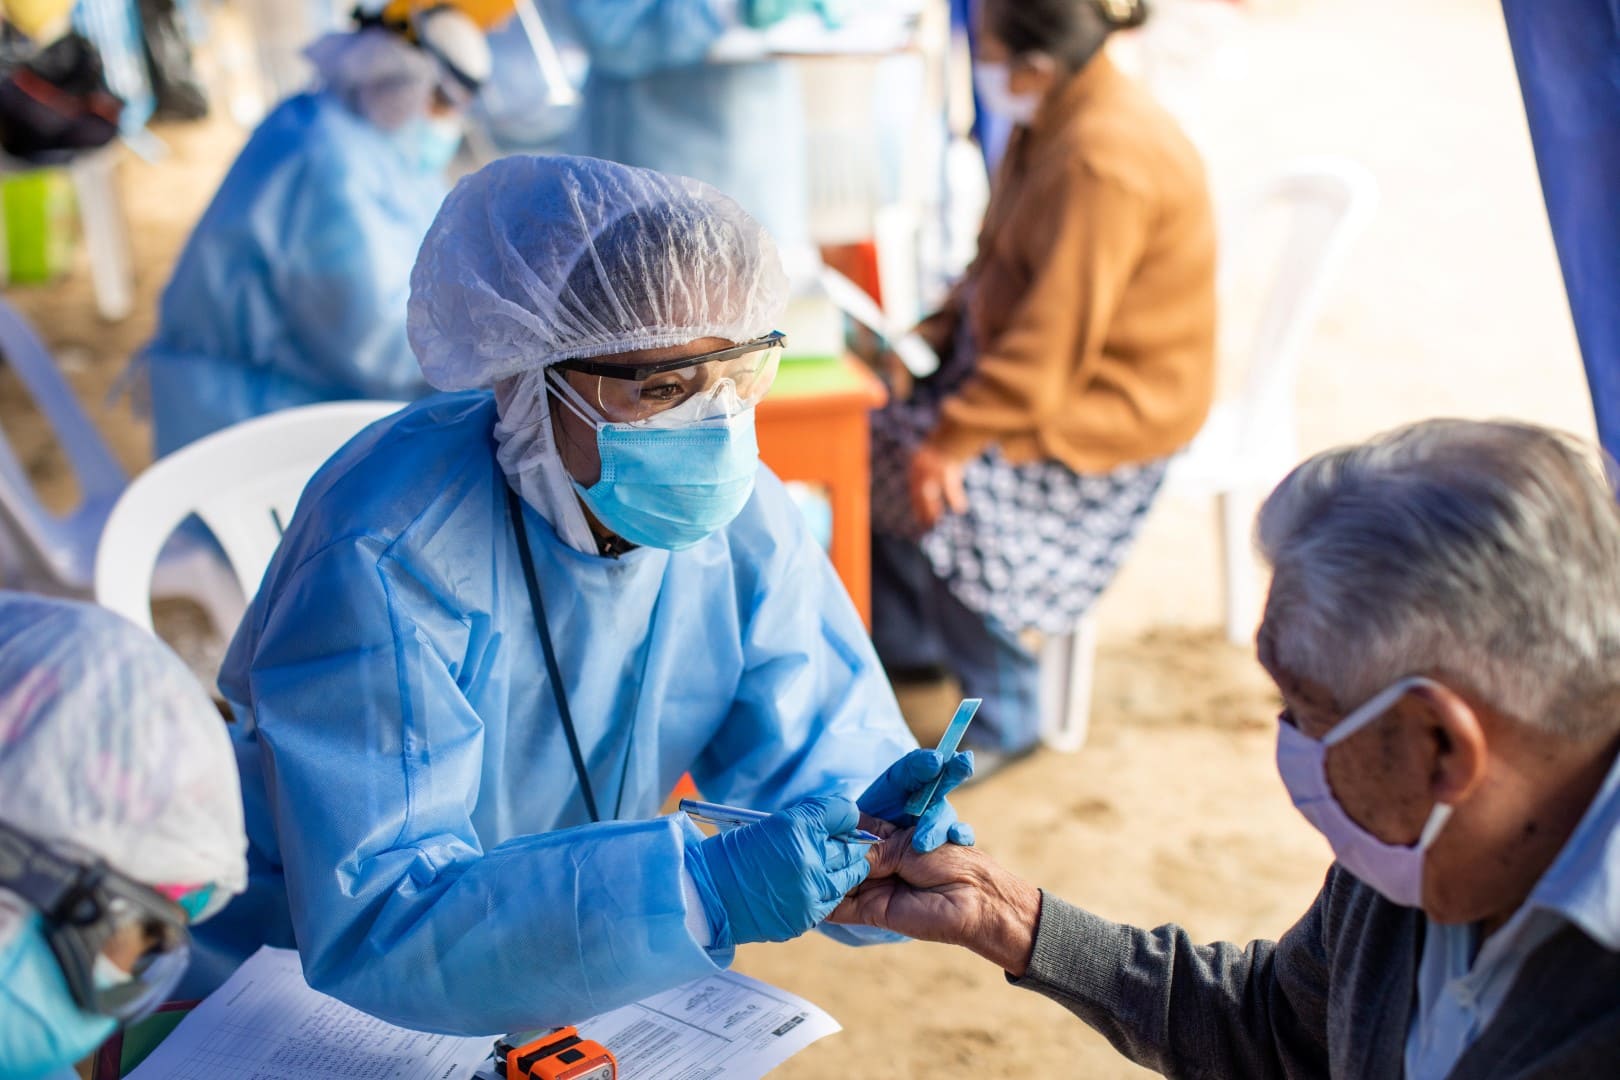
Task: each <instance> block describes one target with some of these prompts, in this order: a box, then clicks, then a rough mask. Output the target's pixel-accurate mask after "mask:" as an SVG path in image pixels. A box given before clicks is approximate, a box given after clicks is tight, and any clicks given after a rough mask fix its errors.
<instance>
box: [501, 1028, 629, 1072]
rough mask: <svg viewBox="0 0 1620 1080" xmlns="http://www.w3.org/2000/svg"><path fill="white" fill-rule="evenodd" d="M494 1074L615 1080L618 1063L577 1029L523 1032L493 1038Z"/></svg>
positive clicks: (604, 1049)
mask: <svg viewBox="0 0 1620 1080" xmlns="http://www.w3.org/2000/svg"><path fill="white" fill-rule="evenodd" d="M495 1074H496V1075H497V1076H500V1077H503V1078H504V1080H617V1078H618V1075H619V1062H618V1059H616V1058H615V1057H614V1056H613V1052H612V1051H611V1050H609V1049H608V1048H607V1047H605V1046H603V1045H602V1044H601V1043H599V1042H593V1041H592V1040H590V1039H582V1038H580V1035H579V1030H578V1029H577V1028H571V1027H560V1028H553V1029H551V1030H550V1031H526V1032H522V1033H521V1034H519V1033H514V1034H512V1035H508V1036H507V1037H506V1038H504V1039H497V1040H496V1041H495Z"/></svg>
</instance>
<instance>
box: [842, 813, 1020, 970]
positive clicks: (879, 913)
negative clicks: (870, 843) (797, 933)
mask: <svg viewBox="0 0 1620 1080" xmlns="http://www.w3.org/2000/svg"><path fill="white" fill-rule="evenodd" d="M869 860H870V861H871V863H872V870H871V873H870V874H869V875H868V876H867V878H866V880H865V881H864V882H863V883H862V884H861V885H860V886H859V887H857V888H856V889H855V890H854V891H853V892H851V893H850V894H849V895H848V896H847V897H845V898H844V902H843V903H842V904H839V905H838V907H837V909H836V910H835V911H834V912H833V913H832V916H831V918H830V919H829V920H828V921H829V922H834V923H846V924H860V925H866V926H876V927H879V928H881V929H884V930H893V931H895V932H896V933H900V934H904V935H906V936H907V937H912V938H917V939H918V940H921V941H938V942H943V943H945V944H948V945H961V946H963V947H965V948H968V949H971V950H972V951H974V952H976V953H978V954H979V955H980V956H983V957H984V958H985V959H987V960H989V961H991V962H992V963H996V964H999V965H1001V967H1002V968H1003V969H1004V970H1006V971H1008V972H1010V973H1012V974H1013V975H1022V974H1023V973H1024V971H1025V970H1026V969H1027V968H1028V966H1029V956H1030V952H1031V950H1032V949H1033V948H1034V944H1035V928H1036V924H1037V923H1038V922H1039V921H1040V913H1041V893H1040V890H1039V889H1037V888H1036V887H1035V886H1033V885H1031V884H1029V883H1028V882H1026V881H1024V880H1022V879H1021V878H1019V877H1017V876H1016V875H1014V874H1011V873H1009V872H1008V871H1006V870H1005V869H1003V868H1002V867H1001V866H999V865H997V864H996V862H995V861H994V860H992V859H991V858H990V857H989V856H987V855H985V854H984V853H983V852H981V851H979V850H977V849H976V848H969V847H962V846H960V845H957V844H946V845H944V846H943V847H940V848H937V849H936V850H934V851H931V852H929V853H927V854H921V853H919V852H918V851H917V850H916V848H915V847H914V845H913V844H912V843H911V835H910V832H909V831H898V832H895V833H893V834H891V835H889V836H888V838H887V839H886V840H885V841H884V842H883V844H882V846H881V847H879V848H878V849H877V850H876V851H874V852H873V853H872V855H870V856H869Z"/></svg>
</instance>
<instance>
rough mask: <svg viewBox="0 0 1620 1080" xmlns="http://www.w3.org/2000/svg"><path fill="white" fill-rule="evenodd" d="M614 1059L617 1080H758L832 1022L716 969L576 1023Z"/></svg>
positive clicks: (829, 1030)
mask: <svg viewBox="0 0 1620 1080" xmlns="http://www.w3.org/2000/svg"><path fill="white" fill-rule="evenodd" d="M579 1030H580V1034H582V1035H586V1036H588V1037H590V1038H592V1039H595V1040H596V1041H597V1042H599V1043H601V1044H602V1045H603V1046H605V1047H607V1048H608V1049H609V1050H612V1051H613V1053H614V1054H615V1055H616V1056H617V1057H618V1059H619V1080H686V1078H689V1077H702V1078H703V1080H758V1078H759V1077H761V1076H764V1075H765V1074H766V1073H768V1072H770V1071H771V1070H772V1069H774V1068H776V1067H777V1066H778V1065H780V1064H782V1063H783V1062H784V1061H786V1060H787V1059H788V1058H790V1057H792V1056H793V1055H794V1054H797V1053H798V1052H799V1051H800V1050H803V1049H804V1048H805V1047H807V1046H809V1045H810V1044H811V1043H813V1042H815V1041H816V1040H817V1039H821V1038H825V1037H826V1036H828V1035H832V1034H834V1033H835V1032H839V1031H842V1030H843V1028H841V1027H840V1026H839V1025H838V1021H836V1020H834V1019H833V1018H832V1017H830V1016H828V1015H827V1014H826V1013H824V1012H822V1011H821V1010H820V1009H818V1008H816V1007H815V1006H814V1005H812V1004H810V1003H809V1002H808V1001H805V1000H804V999H803V998H798V997H794V996H793V995H792V994H789V993H787V992H786V991H783V990H778V989H776V988H775V987H773V986H768V985H767V984H765V983H762V982H760V981H758V980H757V979H750V978H749V977H748V976H746V975H738V974H736V973H735V972H731V971H724V972H721V973H720V974H718V975H711V976H709V977H708V978H705V979H698V980H696V981H695V982H689V983H687V984H686V985H685V986H681V987H678V988H676V989H674V990H671V991H669V992H667V993H663V994H658V995H656V996H654V997H650V998H647V999H646V1000H645V1001H638V1002H636V1004H634V1005H626V1006H625V1007H624V1008H622V1009H614V1010H613V1011H612V1012H610V1013H603V1014H602V1015H601V1016H597V1017H593V1018H592V1019H590V1020H587V1021H585V1022H584V1023H583V1024H580V1025H579Z"/></svg>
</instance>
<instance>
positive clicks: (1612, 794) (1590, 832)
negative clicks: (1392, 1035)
mask: <svg viewBox="0 0 1620 1080" xmlns="http://www.w3.org/2000/svg"><path fill="white" fill-rule="evenodd" d="M1425 922H1426V925H1425V933H1424V937H1423V958H1422V961H1421V962H1420V964H1419V967H1418V976H1417V991H1418V1003H1417V1008H1416V1010H1414V1012H1413V1014H1412V1023H1411V1027H1410V1029H1409V1030H1408V1033H1407V1040H1406V1077H1407V1080H1439V1078H1441V1077H1444V1076H1446V1075H1448V1074H1449V1073H1450V1072H1451V1070H1452V1068H1453V1067H1455V1065H1456V1064H1457V1062H1458V1060H1459V1059H1461V1057H1462V1055H1463V1054H1464V1053H1465V1052H1466V1051H1467V1050H1468V1048H1469V1047H1470V1046H1472V1045H1473V1044H1474V1042H1475V1040H1476V1039H1478V1038H1479V1036H1480V1033H1481V1032H1483V1031H1484V1030H1485V1028H1486V1027H1487V1026H1488V1025H1489V1024H1490V1022H1491V1019H1492V1017H1494V1016H1495V1015H1496V1011H1497V1009H1498V1008H1499V1007H1500V1006H1501V1004H1502V1001H1503V999H1504V998H1505V997H1506V996H1507V993H1508V990H1509V989H1510V988H1511V987H1512V985H1513V980H1514V979H1515V978H1517V976H1518V974H1519V970H1520V968H1521V967H1523V965H1524V962H1525V960H1526V959H1527V958H1528V957H1529V956H1530V955H1531V954H1532V953H1533V952H1535V951H1536V949H1537V948H1538V947H1539V946H1540V945H1542V944H1543V943H1544V942H1545V941H1546V940H1547V939H1548V938H1549V937H1551V936H1552V935H1553V934H1554V933H1556V932H1557V931H1558V930H1559V929H1561V928H1562V927H1563V926H1564V925H1566V924H1573V925H1575V926H1577V927H1579V928H1580V929H1581V930H1582V931H1583V932H1584V933H1585V934H1586V935H1587V936H1589V937H1591V938H1592V939H1593V940H1594V941H1596V942H1598V943H1599V944H1601V945H1602V946H1603V947H1604V948H1606V949H1610V950H1614V951H1620V761H1617V762H1616V763H1615V765H1614V766H1612V767H1611V768H1610V770H1609V775H1608V777H1607V778H1605V780H1604V781H1603V786H1602V787H1601V788H1600V789H1599V790H1598V793H1597V796H1596V798H1594V799H1593V800H1592V805H1591V806H1589V807H1588V808H1587V811H1586V814H1585V815H1584V816H1583V817H1582V818H1581V822H1580V824H1579V825H1578V826H1577V827H1576V829H1575V832H1574V833H1573V834H1572V835H1571V836H1570V838H1569V841H1568V842H1567V843H1565V844H1564V847H1563V849H1562V850H1561V851H1560V852H1559V853H1558V857H1557V858H1556V859H1555V860H1553V864H1552V866H1551V867H1549V868H1548V869H1547V872H1546V873H1545V874H1543V875H1542V876H1541V880H1540V881H1538V882H1537V883H1536V887H1535V889H1533V890H1532V891H1531V893H1530V898H1529V899H1528V900H1526V901H1525V903H1524V905H1523V906H1522V907H1520V908H1519V910H1518V911H1516V912H1514V914H1513V917H1512V918H1510V919H1509V920H1508V921H1507V923H1506V924H1504V925H1503V927H1502V928H1501V929H1500V930H1498V931H1497V932H1496V933H1494V934H1492V935H1491V936H1490V937H1489V938H1487V939H1486V940H1485V941H1484V943H1483V944H1481V942H1480V940H1479V927H1478V926H1476V925H1463V926H1455V925H1453V926H1446V925H1442V924H1439V923H1436V922H1433V921H1428V920H1426V921H1425Z"/></svg>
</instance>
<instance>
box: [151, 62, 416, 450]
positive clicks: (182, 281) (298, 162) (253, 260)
mask: <svg viewBox="0 0 1620 1080" xmlns="http://www.w3.org/2000/svg"><path fill="white" fill-rule="evenodd" d="M445 191H446V186H445V181H444V178H443V177H442V176H439V175H437V174H432V173H428V172H425V171H423V170H422V169H420V168H418V167H416V166H414V165H413V164H411V163H410V162H409V161H408V160H407V159H406V157H405V155H404V153H402V152H401V150H400V148H399V146H398V145H396V143H395V142H394V140H393V138H392V137H391V136H389V135H388V134H387V133H385V132H383V131H381V130H379V129H378V128H376V127H375V126H373V125H372V124H370V123H368V122H367V121H366V120H364V119H363V118H361V117H359V116H357V115H356V114H354V113H353V112H351V111H350V110H349V109H348V108H346V107H345V106H344V105H343V104H342V103H341V102H340V101H338V100H337V99H336V98H335V97H332V96H330V95H328V94H300V95H298V96H296V97H292V98H289V99H288V100H286V101H284V102H283V103H282V104H281V105H280V106H279V107H277V108H276V110H275V111H274V112H272V113H271V114H270V115H269V116H268V117H266V118H265V120H264V122H263V123H262V124H260V125H259V128H258V130H257V131H255V132H254V133H253V137H252V138H251V139H249V140H248V144H247V146H246V147H245V148H244V149H243V150H242V153H241V156H239V157H238V158H237V159H236V163H235V164H234V165H233V166H232V167H231V171H230V172H229V173H228V174H227V175H226V177H225V182H224V183H223V184H222V185H221V186H220V189H219V192H218V193H217V194H216V195H215V196H214V201H213V202H212V203H211V204H210V205H209V207H208V210H207V211H206V212H205V213H204V214H203V217H202V220H201V221H200V222H198V224H197V228H196V230H195V231H194V232H193V233H192V234H191V239H190V240H189V241H188V242H187V243H186V248H185V250H184V251H183V252H182V253H181V255H180V261H179V263H178V265H176V267H175V270H174V276H173V277H172V278H171V279H170V281H169V285H168V288H167V289H166V290H165V291H164V293H163V301H162V305H161V308H160V310H159V314H158V331H157V334H156V336H155V337H154V338H153V340H152V342H151V343H150V344H149V345H148V346H147V348H146V353H145V361H146V364H147V365H148V371H149V376H150V379H151V402H152V427H153V440H154V443H155V451H156V453H157V454H158V455H163V454H167V453H169V452H170V451H171V450H175V449H177V448H179V447H181V446H184V445H185V444H187V443H189V442H192V441H193V440H195V439H198V438H201V437H202V436H204V435H206V434H208V433H209V432H212V431H217V430H219V429H220V428H223V427H227V426H229V425H231V424H234V423H238V422H240V421H242V420H247V419H249V418H251V417H254V416H260V415H262V414H264V413H268V412H274V411H275V410H277V409H285V408H289V407H291V406H294V405H307V404H310V403H312V402H316V401H333V400H342V399H349V398H392V399H403V398H414V397H418V396H420V395H421V394H423V393H425V392H426V390H427V384H426V383H425V382H424V381H423V379H422V373H421V369H420V368H419V367H418V366H417V363H416V358H415V356H413V355H412V353H411V350H410V346H409V344H408V343H407V342H406V340H405V302H406V299H407V298H408V297H409V295H410V273H411V265H412V263H414V262H415V261H416V249H417V248H418V247H420V246H421V244H422V238H423V237H424V236H425V235H426V234H427V230H428V226H429V225H430V224H432V222H433V215H434V214H435V213H437V211H438V208H439V203H440V202H441V201H442V200H443V198H444V194H445Z"/></svg>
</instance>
